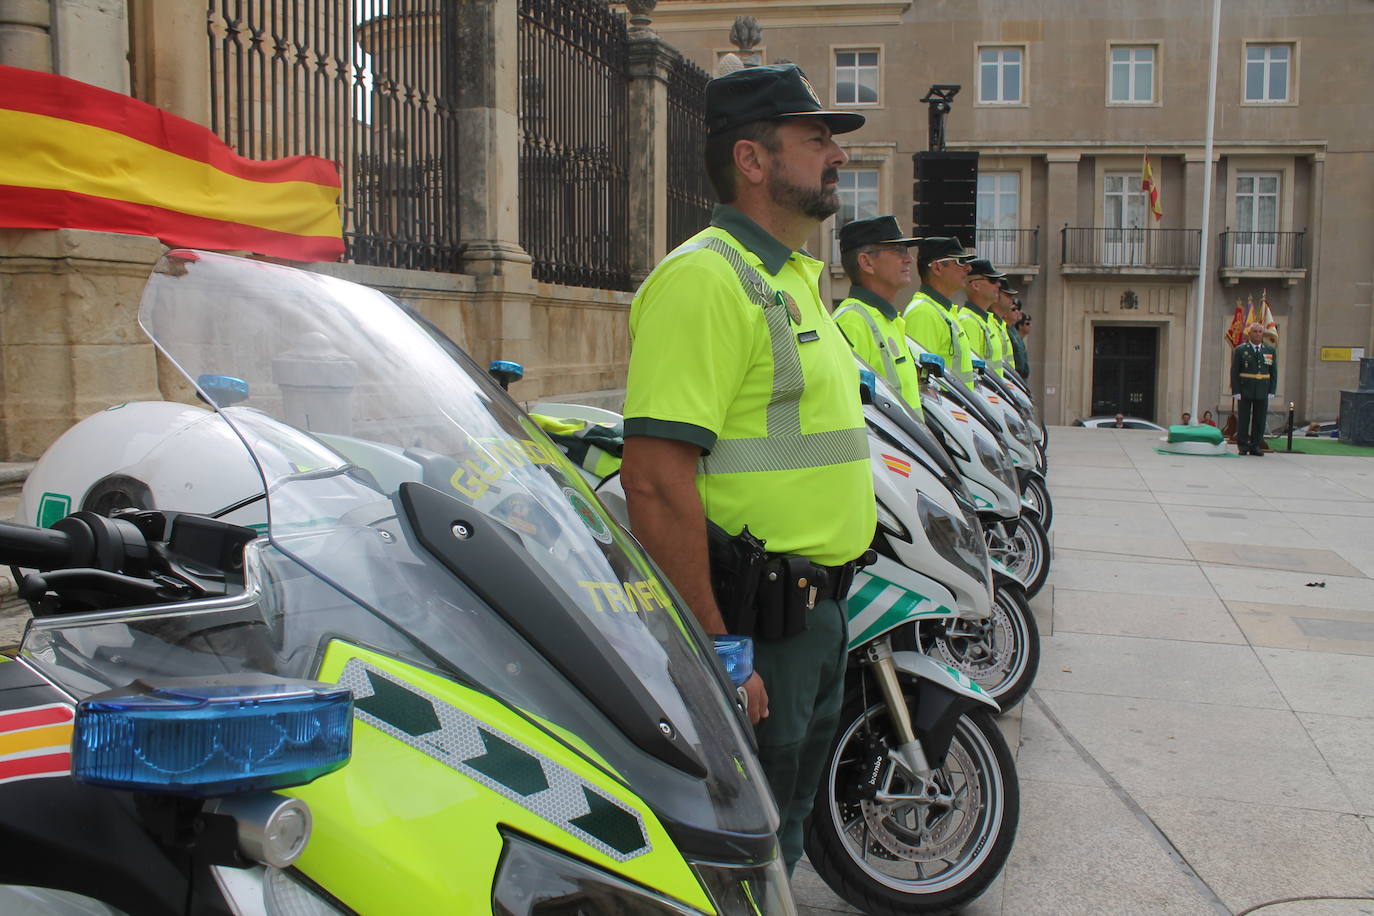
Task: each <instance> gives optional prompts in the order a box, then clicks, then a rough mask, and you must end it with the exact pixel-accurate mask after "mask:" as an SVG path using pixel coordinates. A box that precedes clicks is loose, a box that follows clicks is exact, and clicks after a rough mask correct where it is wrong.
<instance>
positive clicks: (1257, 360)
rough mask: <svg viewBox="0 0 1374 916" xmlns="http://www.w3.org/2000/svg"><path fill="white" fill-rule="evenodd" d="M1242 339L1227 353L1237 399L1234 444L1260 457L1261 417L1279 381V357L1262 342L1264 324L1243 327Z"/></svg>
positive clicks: (1262, 437) (1262, 450)
mask: <svg viewBox="0 0 1374 916" xmlns="http://www.w3.org/2000/svg"><path fill="white" fill-rule="evenodd" d="M1245 334H1246V338H1247V339H1246V341H1245V343H1243V344H1241V345H1240V346H1238V347H1236V349H1235V351H1234V352H1232V354H1231V397H1232V398H1233V399H1235V400H1236V401H1237V407H1236V446H1237V449H1238V451H1239V453H1240V454H1242V455H1254V456H1256V457H1259V458H1262V457H1264V419H1265V414H1266V413H1268V411H1269V399H1270V398H1272V397H1273V396H1274V391H1275V389H1277V388H1278V384H1279V360H1278V353H1277V352H1275V350H1274V348H1273V347H1271V346H1269V344H1267V343H1265V342H1264V325H1262V324H1260V323H1259V322H1255V323H1254V324H1252V325H1250V327H1248V328H1247V329H1246V332H1245Z"/></svg>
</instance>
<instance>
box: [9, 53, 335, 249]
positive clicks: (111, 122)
mask: <svg viewBox="0 0 1374 916" xmlns="http://www.w3.org/2000/svg"><path fill="white" fill-rule="evenodd" d="M0 85H4V86H5V92H4V93H3V94H0V136H4V137H6V138H7V139H6V140H5V141H4V143H0V226H4V227H8V228H13V229H93V230H97V231H100V232H123V233H129V234H132V235H148V236H153V237H155V238H158V239H161V240H162V242H163V243H164V244H166V245H168V246H170V247H173V248H209V249H220V250H234V251H237V250H246V251H253V252H257V253H258V254H264V255H270V256H272V257H278V258H285V259H289V260H293V261H337V260H338V259H339V258H340V257H341V256H342V255H343V227H342V224H341V222H340V216H339V203H338V201H339V190H340V182H339V170H338V168H337V167H336V166H335V164H334V163H332V162H330V161H329V160H327V159H321V158H319V157H316V156H292V157H290V158H287V159H277V160H273V161H270V162H257V161H254V160H251V159H245V158H243V157H241V156H239V155H238V154H236V153H235V152H234V151H233V150H231V149H230V148H229V147H228V146H227V145H225V143H224V142H223V141H221V140H220V139H219V138H218V137H216V136H215V135H214V134H213V133H212V132H210V131H209V130H207V129H206V128H204V127H201V126H200V125H198V124H195V123H193V122H191V121H187V120H185V119H184V118H179V117H176V116H175V115H172V114H169V113H167V112H165V111H162V110H161V109H159V108H154V107H153V106H151V105H148V104H146V103H144V102H140V101H138V100H136V99H131V98H129V97H128V96H124V95H120V94H119V93H117V92H111V91H109V90H107V89H101V88H98V87H96V86H91V85H88V84H86V83H82V82H78V81H77V80H73V79H68V78H66V77H62V76H56V75H54V74H51V73H39V72H38V71H35V70H21V69H18V68H16V67H5V66H0Z"/></svg>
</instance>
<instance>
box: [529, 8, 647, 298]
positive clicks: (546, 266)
mask: <svg viewBox="0 0 1374 916" xmlns="http://www.w3.org/2000/svg"><path fill="white" fill-rule="evenodd" d="M625 32H626V29H625V21H624V20H623V19H622V18H621V17H620V16H619V15H617V14H615V13H613V12H612V11H611V9H610V7H609V6H608V5H607V4H606V3H605V0H520V3H519V33H518V34H519V39H518V41H519V67H520V71H519V72H520V98H519V106H520V135H521V136H520V244H521V245H522V246H523V247H524V249H525V250H526V251H527V252H529V255H530V258H531V259H532V260H533V262H534V264H533V270H534V276H535V279H538V280H543V281H546V282H549V283H564V284H567V285H570V286H593V287H601V288H606V289H629V288H630V245H629V238H628V235H627V231H626V230H627V227H628V225H629V215H630V179H629V155H630V149H629V138H628V133H629V124H628V120H629V69H628V56H627V48H626V35H625Z"/></svg>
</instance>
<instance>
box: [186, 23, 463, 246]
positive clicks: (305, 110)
mask: <svg viewBox="0 0 1374 916" xmlns="http://www.w3.org/2000/svg"><path fill="white" fill-rule="evenodd" d="M207 13H208V19H207V30H208V35H209V41H210V68H211V73H210V121H211V128H212V129H213V130H214V131H215V133H217V134H218V135H219V136H220V138H221V139H223V140H224V141H225V142H226V143H228V144H229V145H230V146H231V147H233V148H234V149H235V150H236V151H237V152H239V153H240V154H241V155H244V156H248V157H250V158H254V159H269V158H277V157H281V156H291V155H301V154H308V155H315V156H323V157H325V158H328V159H332V160H334V161H335V162H336V163H338V165H339V169H340V172H341V176H342V180H343V189H342V195H341V201H340V203H341V206H342V209H343V227H344V245H345V252H346V253H345V256H346V257H347V258H349V259H350V260H353V261H355V262H357V263H360V264H371V265H378V266H385V267H409V268H414V269H419V270H440V271H457V270H459V269H460V267H461V260H460V257H459V242H460V239H459V223H458V215H459V195H458V187H457V182H456V173H455V171H454V166H453V164H454V163H456V162H458V161H459V155H460V150H459V143H458V125H457V118H456V116H455V113H454V110H453V107H452V106H451V104H450V102H449V100H450V99H452V98H453V95H454V93H453V92H452V91H451V83H449V82H446V81H451V80H454V79H456V78H457V74H458V63H459V61H460V59H461V57H460V55H461V54H462V49H463V44H462V41H461V35H460V34H459V29H458V23H457V17H456V12H454V5H453V4H451V3H446V2H444V0H349V2H337V3H324V2H319V0H314V2H300V3H282V2H278V0H209V3H208V8H207Z"/></svg>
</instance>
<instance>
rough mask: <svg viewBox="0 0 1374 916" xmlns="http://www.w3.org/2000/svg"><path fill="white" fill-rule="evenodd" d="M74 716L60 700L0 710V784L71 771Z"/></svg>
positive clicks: (63, 774) (62, 774)
mask: <svg viewBox="0 0 1374 916" xmlns="http://www.w3.org/2000/svg"><path fill="white" fill-rule="evenodd" d="M74 717H75V713H74V711H73V710H72V708H71V707H70V706H67V705H66V704H63V703H49V704H46V705H43V706H30V707H28V708H25V709H16V710H11V711H9V712H5V713H0V783H6V782H14V781H16V780H20V779H39V778H42V777H44V776H65V775H66V774H68V773H70V772H71V769H72V719H73V718H74Z"/></svg>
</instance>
